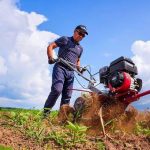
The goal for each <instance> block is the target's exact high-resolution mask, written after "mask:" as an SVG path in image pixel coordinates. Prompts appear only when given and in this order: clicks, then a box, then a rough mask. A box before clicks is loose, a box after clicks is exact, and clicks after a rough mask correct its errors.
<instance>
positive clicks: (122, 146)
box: [0, 126, 150, 150]
mask: <svg viewBox="0 0 150 150" xmlns="http://www.w3.org/2000/svg"><path fill="white" fill-rule="evenodd" d="M87 139H88V140H89V141H90V142H88V143H85V144H77V145H76V147H74V148H71V149H72V150H74V149H77V150H78V149H79V150H98V149H99V148H98V146H97V144H96V143H97V142H98V141H103V142H104V144H105V147H106V150H149V149H150V137H146V136H135V135H133V134H120V133H116V134H112V135H109V137H107V138H106V139H104V137H103V136H102V135H100V136H95V137H94V136H87ZM0 145H4V146H9V147H13V148H14V150H26V149H28V150H46V149H48V150H50V149H53V150H60V149H61V147H60V146H58V145H56V144H55V143H54V142H53V141H50V142H49V143H47V146H46V145H44V144H43V145H39V144H38V143H37V142H35V141H34V140H33V139H30V138H27V137H26V136H24V135H23V134H22V133H20V132H19V131H17V130H14V129H10V128H5V127H2V126H0ZM48 145H49V146H48Z"/></svg>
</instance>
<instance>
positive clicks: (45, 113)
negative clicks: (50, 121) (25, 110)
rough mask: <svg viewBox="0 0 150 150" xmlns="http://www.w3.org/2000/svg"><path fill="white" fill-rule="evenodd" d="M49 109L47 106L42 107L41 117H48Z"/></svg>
mask: <svg viewBox="0 0 150 150" xmlns="http://www.w3.org/2000/svg"><path fill="white" fill-rule="evenodd" d="M50 113H51V111H50V109H49V108H44V111H43V114H42V119H46V118H48V117H49V115H50Z"/></svg>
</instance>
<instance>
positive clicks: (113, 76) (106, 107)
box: [57, 56, 150, 133]
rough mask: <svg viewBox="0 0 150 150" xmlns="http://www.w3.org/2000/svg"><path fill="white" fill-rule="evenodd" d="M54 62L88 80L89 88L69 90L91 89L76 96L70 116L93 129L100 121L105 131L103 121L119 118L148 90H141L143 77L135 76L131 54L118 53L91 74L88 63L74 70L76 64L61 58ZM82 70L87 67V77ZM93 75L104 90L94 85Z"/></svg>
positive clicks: (134, 66) (135, 71)
mask: <svg viewBox="0 0 150 150" xmlns="http://www.w3.org/2000/svg"><path fill="white" fill-rule="evenodd" d="M57 63H63V64H64V65H66V66H67V67H69V68H70V69H72V70H74V71H75V72H76V73H77V74H78V75H80V76H81V77H82V78H84V79H85V80H87V81H88V82H89V84H88V87H87V89H88V90H87V89H69V90H76V91H83V92H89V93H90V94H84V96H81V97H78V98H77V99H76V100H75V103H74V107H73V114H74V115H73V116H74V118H78V119H75V121H77V122H79V123H81V124H83V125H86V126H89V127H90V128H91V129H92V128H93V130H95V129H96V128H97V127H98V128H99V125H102V127H103V133H105V130H104V123H103V121H104V122H105V123H107V122H109V121H110V120H113V119H115V118H118V117H119V116H121V114H124V113H126V109H127V107H128V105H129V104H130V103H132V102H134V101H137V100H138V99H139V98H140V97H142V96H145V95H148V94H150V90H148V91H145V92H141V93H140V91H141V89H142V80H141V79H139V78H137V77H136V76H137V75H138V71H137V67H136V65H135V64H134V62H133V61H132V60H131V59H130V58H125V57H123V56H122V57H119V58H118V59H116V60H114V61H112V62H111V63H110V65H109V66H105V67H102V68H101V69H100V70H99V71H98V72H97V73H95V74H93V75H92V74H91V72H90V71H89V69H87V67H83V68H82V67H81V68H80V69H81V70H80V72H79V71H77V69H76V68H77V66H75V65H74V64H71V63H70V62H68V61H66V60H64V59H62V58H58V59H57ZM83 71H87V73H88V74H89V75H90V77H89V78H87V77H86V76H87V74H84V75H83V74H82V73H81V72H83ZM85 75H86V76H85ZM95 75H99V83H101V84H102V85H103V86H104V88H105V90H99V89H98V88H97V85H98V84H99V83H97V81H96V80H95V78H94V76H95ZM95 93H96V94H95ZM68 107H69V106H68ZM68 110H69V109H68ZM63 112H64V110H63ZM60 114H63V113H60ZM66 114H67V113H66ZM79 114H80V115H79ZM63 116H64V115H63ZM77 116H80V117H77ZM66 118H67V117H66ZM64 120H65V119H64Z"/></svg>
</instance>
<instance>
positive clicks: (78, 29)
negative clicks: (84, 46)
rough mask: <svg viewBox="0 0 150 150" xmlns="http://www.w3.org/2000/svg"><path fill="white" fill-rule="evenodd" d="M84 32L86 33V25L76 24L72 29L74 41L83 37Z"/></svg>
mask: <svg viewBox="0 0 150 150" xmlns="http://www.w3.org/2000/svg"><path fill="white" fill-rule="evenodd" d="M85 34H87V35H88V32H87V28H86V26H84V25H78V26H77V27H76V28H75V30H74V35H73V38H74V40H75V41H77V42H79V41H81V40H82V39H83V38H84V37H85Z"/></svg>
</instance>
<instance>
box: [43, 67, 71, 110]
mask: <svg viewBox="0 0 150 150" xmlns="http://www.w3.org/2000/svg"><path fill="white" fill-rule="evenodd" d="M73 82H74V71H72V70H69V69H68V68H65V67H62V66H60V65H59V64H55V66H54V68H53V74H52V86H51V92H50V94H49V96H48V98H47V100H46V102H45V105H44V109H45V110H44V111H45V112H50V109H51V108H52V107H53V106H54V105H55V103H56V100H57V99H58V97H59V96H60V94H61V93H62V98H61V103H60V106H62V105H63V104H69V103H70V99H71V95H72V90H70V89H72V88H73Z"/></svg>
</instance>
